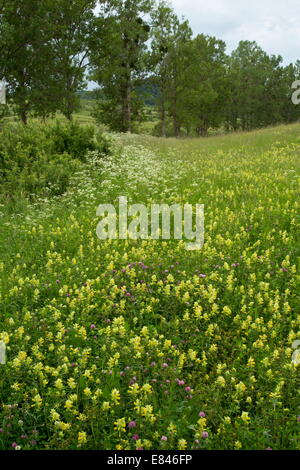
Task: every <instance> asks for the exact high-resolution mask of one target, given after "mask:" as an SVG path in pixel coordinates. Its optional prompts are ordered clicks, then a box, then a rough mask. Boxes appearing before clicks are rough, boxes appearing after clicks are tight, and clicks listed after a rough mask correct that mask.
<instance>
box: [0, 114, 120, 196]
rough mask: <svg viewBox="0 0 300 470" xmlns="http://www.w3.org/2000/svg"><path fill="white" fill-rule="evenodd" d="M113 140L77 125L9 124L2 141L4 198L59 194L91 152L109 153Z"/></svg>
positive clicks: (0, 172) (0, 166)
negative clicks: (19, 195)
mask: <svg viewBox="0 0 300 470" xmlns="http://www.w3.org/2000/svg"><path fill="white" fill-rule="evenodd" d="M110 148H111V142H110V140H109V139H108V138H107V137H105V136H104V135H102V134H100V133H98V134H97V135H96V134H95V128H94V127H86V126H80V125H79V124H76V123H66V124H64V123H60V122H58V121H57V122H56V123H54V124H46V125H45V124H38V123H34V124H29V125H28V126H22V125H7V126H5V128H4V129H3V130H2V132H1V139H0V179H1V183H2V184H1V193H2V196H3V195H4V196H5V197H8V198H13V199H15V197H16V195H17V194H23V195H24V196H30V195H58V194H62V193H64V192H65V191H66V189H67V188H68V183H69V180H70V176H71V175H72V174H73V173H74V171H76V170H77V169H79V168H80V167H81V166H82V164H83V163H84V162H85V157H86V154H87V153H88V152H89V151H98V152H99V153H101V154H109V153H110Z"/></svg>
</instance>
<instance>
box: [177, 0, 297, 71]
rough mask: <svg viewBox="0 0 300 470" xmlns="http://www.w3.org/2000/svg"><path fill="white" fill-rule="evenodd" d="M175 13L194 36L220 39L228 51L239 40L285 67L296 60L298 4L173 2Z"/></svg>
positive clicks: (229, 0) (262, 0) (292, 1)
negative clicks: (277, 58) (276, 57)
mask: <svg viewBox="0 0 300 470" xmlns="http://www.w3.org/2000/svg"><path fill="white" fill-rule="evenodd" d="M172 3H173V6H174V8H175V11H176V12H177V14H179V15H180V16H182V15H183V16H185V17H186V18H187V19H188V20H189V21H190V24H191V26H192V29H193V31H194V33H195V34H198V33H205V34H210V35H213V36H216V37H217V38H219V39H223V40H224V41H225V42H226V44H227V46H228V51H231V50H233V49H235V48H236V47H237V45H238V43H239V41H241V40H246V39H248V40H251V41H257V42H258V44H259V45H260V46H261V47H262V48H263V49H264V50H265V51H266V52H268V53H269V54H275V55H281V56H282V57H283V59H284V62H285V63H290V62H295V61H296V60H297V59H300V48H299V45H300V2H299V0H285V1H284V2H282V0H251V2H249V0H212V1H211V2H208V1H207V0H173V2H172Z"/></svg>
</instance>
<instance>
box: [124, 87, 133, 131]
mask: <svg viewBox="0 0 300 470" xmlns="http://www.w3.org/2000/svg"><path fill="white" fill-rule="evenodd" d="M131 98H132V90H131V83H130V78H128V79H127V82H126V85H125V90H124V100H123V129H124V132H131V130H132V129H131Z"/></svg>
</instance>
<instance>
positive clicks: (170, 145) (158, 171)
mask: <svg viewBox="0 0 300 470" xmlns="http://www.w3.org/2000/svg"><path fill="white" fill-rule="evenodd" d="M89 106H90V104H87V105H86V107H85V109H84V111H82V113H81V114H80V117H77V119H80V121H81V122H84V120H85V119H87V120H89V119H90V118H89V116H88V113H89V111H88V107H89ZM299 130H300V126H299V125H291V126H278V127H276V128H270V129H265V130H261V131H257V132H252V133H240V134H232V135H228V136H219V137H211V138H208V139H183V140H176V139H168V140H165V139H158V138H155V137H150V136H137V135H115V136H114V137H113V138H114V153H113V155H112V156H110V157H106V158H103V157H99V156H98V155H97V153H96V152H94V153H92V154H90V155H89V156H88V163H86V164H85V166H84V168H82V169H81V170H80V171H78V172H76V173H75V174H73V175H72V180H71V184H70V187H69V189H68V192H67V194H65V195H64V196H60V197H56V198H52V199H50V198H49V199H43V200H42V199H37V200H36V201H35V202H34V203H32V204H28V205H22V209H20V210H19V211H18V213H16V214H14V216H11V215H8V214H7V213H6V210H5V207H0V224H1V234H0V276H1V280H2V282H1V287H0V312H1V313H0V339H2V340H3V341H5V343H6V344H7V363H6V365H0V368H1V369H0V371H1V375H0V402H1V403H2V404H3V412H2V415H1V418H0V420H1V421H0V428H1V433H0V449H10V448H12V445H14V444H17V445H19V446H21V448H22V449H35V448H39V449H76V448H80V449H119V450H121V449H127V450H130V449H136V448H140V449H182V450H184V449H266V448H272V449H300V447H299V446H300V442H299V426H300V423H299V421H300V418H299V416H300V409H299V385H300V380H299V367H297V366H296V365H294V364H293V363H292V354H293V349H292V344H293V342H294V341H295V340H296V339H300V317H299V308H300V297H299V292H300V290H299V288H300V236H299V234H300V213H299V192H300V158H299V157H300V137H299ZM119 196H127V197H128V199H129V200H130V201H132V202H134V203H144V204H150V202H156V203H167V204H171V203H175V202H177V203H181V204H184V203H187V202H188V203H191V204H196V203H203V204H205V216H206V235H205V239H206V241H205V245H204V247H203V249H202V250H201V251H199V252H193V253H187V252H186V251H185V249H184V245H183V243H180V242H177V241H171V242H159V241H152V240H146V241H128V242H124V241H118V240H115V241H106V242H101V241H100V240H98V239H97V236H96V226H97V223H98V221H99V219H98V218H97V217H96V208H97V207H98V205H99V204H100V203H114V204H116V202H117V198H118V197H119Z"/></svg>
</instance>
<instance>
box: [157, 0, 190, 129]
mask: <svg viewBox="0 0 300 470" xmlns="http://www.w3.org/2000/svg"><path fill="white" fill-rule="evenodd" d="M151 17H152V34H151V36H152V42H151V63H152V70H151V71H152V76H151V82H152V83H153V84H154V85H155V86H156V87H157V89H158V97H157V107H158V112H159V116H160V135H161V136H162V137H165V136H166V123H167V116H168V110H169V111H170V110H171V108H172V110H173V112H172V114H173V127H174V131H175V133H176V134H178V132H179V125H178V123H177V121H178V119H177V115H178V111H177V94H178V89H177V86H176V83H177V82H178V79H179V69H180V66H179V65H180V64H179V63H180V62H181V64H182V59H183V58H184V57H183V56H182V55H181V54H180V57H179V56H178V53H179V49H180V48H181V46H182V43H184V42H186V41H187V40H188V39H190V37H191V34H192V32H191V29H190V28H189V25H188V22H187V21H185V22H184V23H183V24H181V23H180V20H179V19H178V17H177V15H176V14H175V13H174V10H173V9H172V7H171V6H170V4H169V3H168V2H165V1H161V2H160V3H159V4H158V6H157V8H156V9H154V10H153V11H152V15H151ZM174 49H177V57H176V53H175V51H174ZM175 57H176V62H177V67H175V65H176V64H175V62H174V60H175ZM181 68H182V67H181ZM171 89H172V90H173V91H172V94H171V95H170V93H169V91H170V90H171ZM171 102H173V106H172V105H171ZM175 129H176V130H175Z"/></svg>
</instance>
